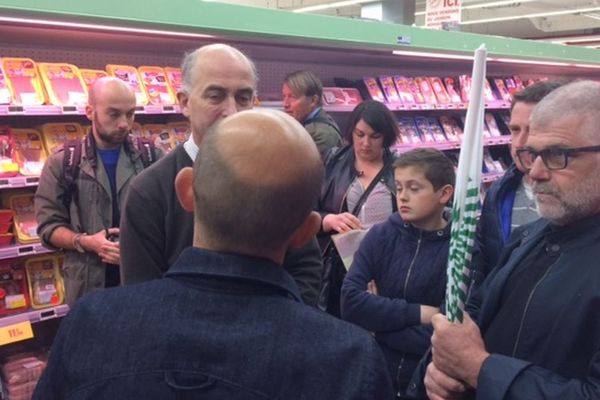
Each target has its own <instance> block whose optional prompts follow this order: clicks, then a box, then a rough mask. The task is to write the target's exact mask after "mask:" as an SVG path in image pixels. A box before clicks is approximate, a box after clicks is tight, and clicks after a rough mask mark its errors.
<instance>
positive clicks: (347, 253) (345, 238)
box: [331, 229, 369, 271]
mask: <svg viewBox="0 0 600 400" xmlns="http://www.w3.org/2000/svg"><path fill="white" fill-rule="evenodd" d="M368 231H369V230H368V229H354V230H351V231H350V232H344V233H336V234H335V235H331V240H333V244H335V247H336V249H337V251H338V253H339V255H340V257H341V259H342V261H343V263H344V267H346V271H347V270H348V269H350V266H351V265H352V261H353V260H354V253H355V252H356V250H358V246H360V242H362V240H363V239H364V237H365V235H366V234H367V232H368Z"/></svg>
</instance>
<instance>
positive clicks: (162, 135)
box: [143, 124, 174, 153]
mask: <svg viewBox="0 0 600 400" xmlns="http://www.w3.org/2000/svg"><path fill="white" fill-rule="evenodd" d="M143 129H144V132H145V137H148V138H151V140H154V146H155V147H156V148H159V149H162V150H163V151H164V152H165V153H168V152H170V151H171V150H173V147H174V146H173V138H172V137H171V131H170V129H169V128H168V127H167V126H166V125H163V124H145V125H143Z"/></svg>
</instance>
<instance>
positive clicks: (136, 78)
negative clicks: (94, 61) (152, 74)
mask: <svg viewBox="0 0 600 400" xmlns="http://www.w3.org/2000/svg"><path fill="white" fill-rule="evenodd" d="M106 71H107V72H108V73H109V75H111V76H114V77H115V78H119V79H121V80H122V81H124V82H125V83H127V84H128V85H129V86H130V87H131V89H132V90H133V93H135V103H136V105H137V106H145V105H147V104H148V95H147V94H146V89H144V85H142V80H141V78H140V74H139V73H138V70H137V69H136V68H135V67H133V66H131V65H116V64H108V65H107V66H106Z"/></svg>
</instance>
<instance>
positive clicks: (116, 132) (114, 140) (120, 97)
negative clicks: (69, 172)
mask: <svg viewBox="0 0 600 400" xmlns="http://www.w3.org/2000/svg"><path fill="white" fill-rule="evenodd" d="M85 114H86V115H87V117H88V119H89V120H90V121H92V132H93V135H94V139H95V140H96V145H97V146H98V147H99V148H101V149H114V148H118V147H119V146H121V144H122V143H123V141H124V140H125V138H126V137H127V135H128V134H129V132H130V131H131V127H132V126H133V120H134V116H135V94H134V93H133V91H132V90H131V88H130V87H129V85H127V83H125V82H123V81H122V80H120V79H117V78H113V77H105V78H100V79H98V80H96V81H95V82H94V83H93V84H92V85H91V87H90V90H89V96H88V105H87V106H86V108H85Z"/></svg>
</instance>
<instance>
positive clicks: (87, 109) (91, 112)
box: [85, 104, 94, 121]
mask: <svg viewBox="0 0 600 400" xmlns="http://www.w3.org/2000/svg"><path fill="white" fill-rule="evenodd" d="M85 115H86V117H87V118H88V119H89V120H90V121H93V120H94V107H92V106H90V105H89V104H88V105H86V106H85Z"/></svg>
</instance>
